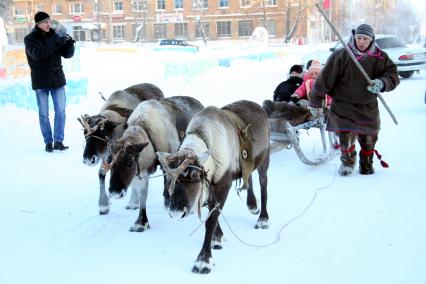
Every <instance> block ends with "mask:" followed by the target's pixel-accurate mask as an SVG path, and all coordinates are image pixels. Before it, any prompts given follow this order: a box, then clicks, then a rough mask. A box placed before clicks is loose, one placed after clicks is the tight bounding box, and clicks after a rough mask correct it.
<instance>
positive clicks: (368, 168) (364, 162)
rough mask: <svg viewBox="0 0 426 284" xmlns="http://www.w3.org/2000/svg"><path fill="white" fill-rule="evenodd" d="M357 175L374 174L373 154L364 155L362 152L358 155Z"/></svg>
mask: <svg viewBox="0 0 426 284" xmlns="http://www.w3.org/2000/svg"><path fill="white" fill-rule="evenodd" d="M359 173H360V174H362V175H372V174H374V168H373V154H371V155H365V154H364V153H363V152H362V151H361V153H360V154H359Z"/></svg>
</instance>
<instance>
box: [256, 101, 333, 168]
mask: <svg viewBox="0 0 426 284" xmlns="http://www.w3.org/2000/svg"><path fill="white" fill-rule="evenodd" d="M271 106H273V108H272V107H271ZM263 107H264V109H265V111H266V112H267V114H268V121H269V124H270V126H271V139H270V149H271V153H274V152H277V151H280V150H282V149H294V151H295V152H296V154H297V156H298V158H299V159H300V160H301V161H302V162H303V163H304V164H306V165H310V166H316V165H321V164H324V163H326V162H328V161H330V160H332V159H334V158H335V157H336V156H338V155H339V153H340V152H339V151H338V149H337V147H336V145H338V141H337V136H336V135H335V134H334V133H333V132H328V131H327V130H326V118H325V115H324V114H321V116H320V117H318V118H313V117H312V115H311V114H310V112H309V110H308V109H307V108H304V107H294V106H291V107H290V106H289V105H288V104H286V103H281V102H271V101H265V102H264V105H263ZM283 108H284V110H283ZM296 108H299V109H296ZM300 108H301V109H300ZM284 112H285V113H286V114H285V115H283V113H284ZM288 113H291V115H289V114H288ZM302 115H303V116H302ZM308 138H309V140H310V142H311V144H309V143H305V142H304V140H307V139H308ZM305 144H306V145H305ZM318 144H321V150H320V151H317V152H318V153H316V151H315V150H316V149H315V146H318ZM317 148H318V147H317ZM309 150H312V152H313V153H312V154H308V153H307V152H308V151H309Z"/></svg>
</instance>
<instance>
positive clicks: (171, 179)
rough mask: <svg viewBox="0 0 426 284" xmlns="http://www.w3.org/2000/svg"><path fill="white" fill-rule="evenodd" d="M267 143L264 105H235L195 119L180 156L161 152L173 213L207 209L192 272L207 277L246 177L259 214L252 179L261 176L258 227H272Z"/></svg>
mask: <svg viewBox="0 0 426 284" xmlns="http://www.w3.org/2000/svg"><path fill="white" fill-rule="evenodd" d="M269 139H270V129H269V124H268V121H267V117H266V113H265V111H264V110H263V109H262V107H261V106H259V105H258V104H256V103H254V102H250V101H237V102H235V103H232V104H229V105H227V106H225V107H223V108H221V109H219V108H217V107H213V106H210V107H207V108H205V109H204V110H203V111H201V112H199V113H198V114H197V115H195V116H194V117H193V119H192V120H191V122H190V124H189V126H188V129H187V131H186V137H185V140H184V141H183V142H182V145H181V147H180V148H179V151H178V152H176V153H174V154H173V153H172V154H169V153H160V152H157V155H158V157H159V161H160V162H161V164H162V166H163V168H164V170H165V172H166V175H167V181H168V184H169V195H170V208H169V214H170V215H171V216H172V217H178V218H183V217H185V216H188V214H189V213H192V212H197V211H198V214H200V211H201V207H202V206H207V207H208V209H209V217H208V219H207V221H206V224H205V229H206V231H205V236H204V242H203V246H202V248H201V251H200V253H199V254H198V257H197V260H196V262H195V265H194V267H193V268H192V271H193V272H195V273H203V274H204V273H209V272H210V270H211V265H212V262H211V261H212V260H211V258H212V254H211V247H212V246H213V249H221V248H222V245H221V241H222V237H223V233H222V230H221V228H220V225H219V223H218V217H219V214H220V210H221V209H222V208H223V206H224V205H225V201H226V198H227V196H228V192H229V190H230V188H231V184H232V182H233V181H234V180H237V179H241V178H242V179H243V188H247V189H248V195H247V205H248V207H249V208H250V209H251V211H252V212H258V211H257V210H255V208H256V207H257V204H256V203H257V202H256V198H255V196H254V193H253V183H252V179H251V174H252V172H253V171H254V170H257V171H258V173H259V183H260V190H261V208H260V215H259V219H258V221H257V223H256V226H255V228H262V229H266V228H268V219H269V217H268V212H267V209H266V201H267V183H268V178H267V171H268V167H269Z"/></svg>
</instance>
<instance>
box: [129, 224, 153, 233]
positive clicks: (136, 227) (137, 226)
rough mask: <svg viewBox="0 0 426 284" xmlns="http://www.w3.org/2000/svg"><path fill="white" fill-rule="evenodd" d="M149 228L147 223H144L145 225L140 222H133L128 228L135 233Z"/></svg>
mask: <svg viewBox="0 0 426 284" xmlns="http://www.w3.org/2000/svg"><path fill="white" fill-rule="evenodd" d="M148 229H149V224H148V223H146V224H145V225H141V224H134V225H133V226H132V227H131V228H130V230H129V231H130V232H136V233H141V232H143V231H146V230H148Z"/></svg>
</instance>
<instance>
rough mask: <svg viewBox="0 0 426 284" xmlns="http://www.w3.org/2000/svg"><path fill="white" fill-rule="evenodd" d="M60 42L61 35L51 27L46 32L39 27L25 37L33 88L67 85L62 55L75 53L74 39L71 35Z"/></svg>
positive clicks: (70, 55) (65, 56)
mask: <svg viewBox="0 0 426 284" xmlns="http://www.w3.org/2000/svg"><path fill="white" fill-rule="evenodd" d="M59 42H60V39H59V36H58V35H57V34H56V33H55V31H54V30H52V29H51V30H50V31H49V32H48V33H46V32H44V31H42V30H41V29H39V28H38V27H35V28H34V29H33V30H32V31H31V32H30V33H29V34H28V35H27V36H26V37H25V38H24V43H25V53H26V55H27V60H28V65H29V66H30V69H31V83H32V88H33V90H37V89H57V88H60V87H63V86H65V84H66V80H65V74H64V71H63V70H62V60H61V56H62V57H64V58H71V57H72V56H73V55H74V40H72V39H71V37H70V39H69V40H68V41H66V42H65V44H63V45H60V44H59Z"/></svg>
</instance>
